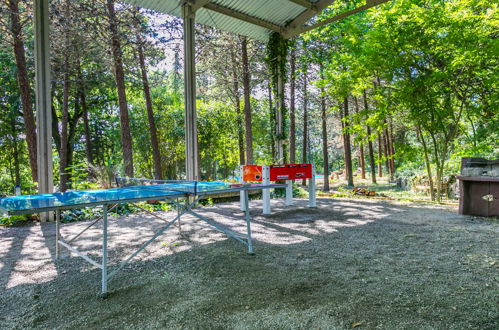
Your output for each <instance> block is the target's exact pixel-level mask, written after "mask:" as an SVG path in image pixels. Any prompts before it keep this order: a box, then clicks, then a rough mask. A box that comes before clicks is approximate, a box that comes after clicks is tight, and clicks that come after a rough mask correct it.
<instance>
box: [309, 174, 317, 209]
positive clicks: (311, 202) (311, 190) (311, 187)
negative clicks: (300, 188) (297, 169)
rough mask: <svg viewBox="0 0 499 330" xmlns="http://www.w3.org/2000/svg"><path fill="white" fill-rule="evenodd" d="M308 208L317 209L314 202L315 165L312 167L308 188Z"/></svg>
mask: <svg viewBox="0 0 499 330" xmlns="http://www.w3.org/2000/svg"><path fill="white" fill-rule="evenodd" d="M308 207H317V203H316V201H315V165H312V178H311V179H310V184H309V187H308Z"/></svg>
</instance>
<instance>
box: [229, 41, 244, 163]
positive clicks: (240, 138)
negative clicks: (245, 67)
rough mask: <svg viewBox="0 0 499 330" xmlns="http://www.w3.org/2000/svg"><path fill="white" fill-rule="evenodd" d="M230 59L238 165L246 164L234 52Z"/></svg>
mask: <svg viewBox="0 0 499 330" xmlns="http://www.w3.org/2000/svg"><path fill="white" fill-rule="evenodd" d="M231 57H232V86H233V89H234V107H235V108H236V116H237V142H238V145H239V164H241V165H244V164H246V161H245V157H244V128H243V121H242V117H241V97H240V95H239V80H238V79H237V70H236V66H237V60H236V54H235V52H234V50H232V51H231Z"/></svg>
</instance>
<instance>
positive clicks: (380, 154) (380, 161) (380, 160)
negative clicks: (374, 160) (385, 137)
mask: <svg viewBox="0 0 499 330" xmlns="http://www.w3.org/2000/svg"><path fill="white" fill-rule="evenodd" d="M378 176H379V177H380V178H381V177H383V152H382V143H381V134H380V133H378Z"/></svg>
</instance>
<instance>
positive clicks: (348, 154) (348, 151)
mask: <svg viewBox="0 0 499 330" xmlns="http://www.w3.org/2000/svg"><path fill="white" fill-rule="evenodd" d="M343 109H344V118H345V132H344V134H343V137H344V138H343V143H344V147H345V170H346V171H347V175H348V177H347V180H348V185H349V186H351V187H353V185H354V184H353V168H352V147H351V145H350V132H348V128H349V126H350V125H349V123H348V122H349V118H348V115H349V113H348V97H345V99H344V101H343Z"/></svg>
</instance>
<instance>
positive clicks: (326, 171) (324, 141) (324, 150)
mask: <svg viewBox="0 0 499 330" xmlns="http://www.w3.org/2000/svg"><path fill="white" fill-rule="evenodd" d="M320 75H321V79H322V80H324V69H323V65H322V62H321V64H320ZM321 113H322V157H323V158H324V179H323V180H324V187H323V189H322V190H323V191H329V156H328V150H327V149H328V148H327V145H328V143H327V114H326V91H325V90H324V87H321Z"/></svg>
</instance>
